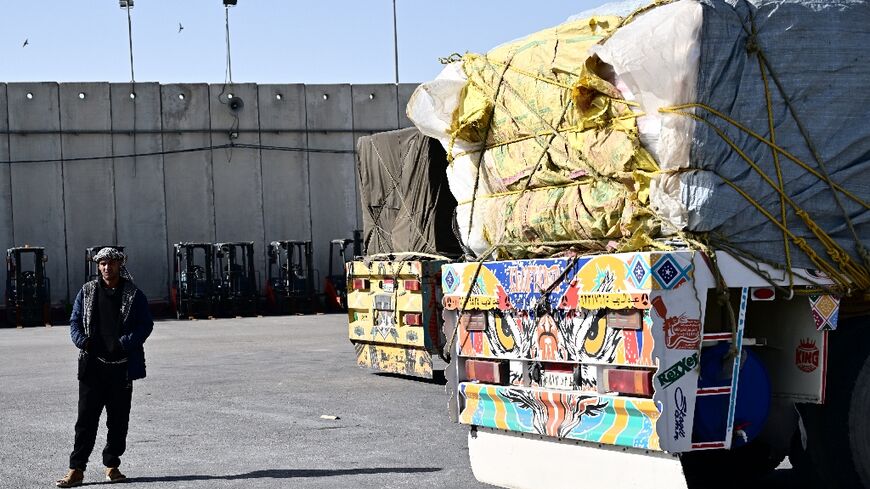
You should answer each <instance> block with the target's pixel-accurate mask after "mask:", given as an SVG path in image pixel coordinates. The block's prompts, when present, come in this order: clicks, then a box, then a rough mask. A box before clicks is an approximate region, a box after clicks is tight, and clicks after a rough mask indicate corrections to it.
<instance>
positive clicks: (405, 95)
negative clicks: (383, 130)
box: [399, 83, 419, 127]
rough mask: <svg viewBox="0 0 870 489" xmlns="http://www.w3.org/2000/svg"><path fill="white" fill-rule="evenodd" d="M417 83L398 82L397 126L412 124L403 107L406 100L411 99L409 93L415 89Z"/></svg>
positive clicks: (405, 104)
mask: <svg viewBox="0 0 870 489" xmlns="http://www.w3.org/2000/svg"><path fill="white" fill-rule="evenodd" d="M418 86H419V85H418V84H417V83H400V84H399V127H411V126H413V125H414V123H413V122H411V119H408V115H407V114H406V113H405V109H406V108H407V107H408V100H411V94H413V93H414V90H416V89H417V87H418Z"/></svg>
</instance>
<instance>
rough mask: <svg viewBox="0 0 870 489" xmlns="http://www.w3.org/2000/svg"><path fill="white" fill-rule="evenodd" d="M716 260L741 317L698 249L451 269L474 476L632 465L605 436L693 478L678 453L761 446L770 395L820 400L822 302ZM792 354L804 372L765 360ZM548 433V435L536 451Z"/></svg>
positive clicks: (670, 472)
mask: <svg viewBox="0 0 870 489" xmlns="http://www.w3.org/2000/svg"><path fill="white" fill-rule="evenodd" d="M717 259H718V260H719V262H720V266H721V267H722V270H723V272H722V276H723V280H724V281H725V283H726V284H727V285H728V287H729V288H728V289H725V293H726V294H727V295H726V298H727V301H728V303H729V304H730V305H731V306H732V308H733V312H734V318H735V322H734V324H730V323H729V322H728V321H726V320H724V319H723V318H725V317H726V316H727V307H726V306H725V305H724V304H722V303H721V302H720V301H719V300H718V299H719V295H717V294H715V292H716V291H717V281H716V279H715V278H714V274H713V272H712V270H711V268H710V266H709V260H708V258H707V257H705V255H703V254H702V253H699V252H694V251H674V252H645V253H627V254H610V255H594V256H576V257H571V258H553V259H532V260H511V261H502V262H483V263H449V264H445V265H444V266H443V268H442V272H441V276H442V289H443V304H444V313H443V317H444V330H445V338H446V339H447V348H449V349H450V352H451V356H452V360H451V363H450V364H449V365H448V367H447V372H446V375H447V378H448V391H449V392H450V394H451V401H450V403H451V405H450V411H451V414H452V416H453V419H454V420H455V421H457V422H459V423H461V424H465V425H468V426H469V427H470V428H471V431H470V435H469V451H470V457H471V461H472V468H473V469H474V471H475V475H476V476H477V477H478V479H480V480H482V481H484V482H488V483H491V484H495V485H504V486H506V487H527V486H525V485H522V484H520V483H518V482H517V481H518V480H523V478H525V477H527V474H524V473H523V469H521V468H516V469H511V468H510V467H505V463H504V462H501V463H500V464H499V467H500V469H499V470H496V469H495V468H494V467H495V465H494V464H495V460H496V459H498V458H499V457H507V458H509V457H510V453H517V452H516V451H517V450H523V453H529V454H530V455H529V457H531V458H535V457H536V456H537V455H535V454H540V456H542V457H544V456H546V457H549V458H550V460H551V463H552V460H553V459H552V457H557V458H558V457H563V458H564V459H565V460H570V459H572V458H573V459H574V460H578V456H579V455H578V453H580V452H583V457H586V458H584V460H587V461H589V463H595V462H593V461H599V460H600V461H601V463H604V464H608V463H614V464H616V463H624V461H625V460H623V459H621V458H619V457H617V456H616V455H615V454H616V452H614V451H613V450H607V449H606V447H607V446H611V447H613V448H618V449H619V450H621V451H625V450H628V451H629V452H630V453H631V454H632V458H633V462H632V463H635V464H639V465H638V466H639V467H646V468H648V469H649V470H652V471H653V472H654V473H655V474H657V477H658V478H657V479H655V480H657V481H662V482H664V483H667V484H668V485H667V487H685V484H686V482H685V475H684V471H683V467H682V465H681V462H680V458H679V457H678V455H677V454H681V453H688V452H692V451H698V450H710V449H722V448H739V447H741V446H744V445H747V444H748V443H750V442H752V441H753V440H754V439H755V438H757V437H758V436H759V435H760V432H761V427H762V426H763V425H764V424H765V421H766V419H767V417H768V416H769V413H770V410H771V405H770V402H768V401H763V402H762V401H761V400H760V399H767V398H770V397H772V396H776V397H779V398H788V399H793V400H801V401H807V400H812V401H814V402H819V401H821V400H822V399H823V398H824V380H823V379H824V372H823V370H824V368H823V366H824V365H825V355H826V352H825V348H824V345H825V343H826V340H827V334H828V328H826V327H825V326H826V325H825V324H822V323H820V322H819V321H818V320H817V319H814V313H813V311H814V308H815V307H816V306H815V304H817V303H818V302H819V299H818V298H813V299H811V300H806V299H804V300H800V299H795V300H794V301H792V302H788V301H784V300H780V299H777V300H775V301H772V302H771V301H764V302H762V301H755V300H751V296H750V290H752V289H753V288H755V287H763V285H764V283H763V281H762V279H761V278H759V277H758V276H757V275H755V274H754V273H753V272H752V271H751V270H750V269H748V268H745V267H744V266H742V265H741V264H740V263H739V262H737V261H735V260H733V259H732V258H731V257H729V256H728V255H726V254H719V255H717ZM824 297H827V298H828V299H833V298H831V297H829V296H824ZM828 303H829V304H836V303H837V302H836V301H835V300H831V301H829V302H828ZM811 304H812V307H811ZM801 305H802V306H801ZM774 311H779V312H776V314H780V315H784V316H788V317H790V318H791V320H792V322H791V323H790V331H789V332H788V334H783V332H782V329H781V328H777V327H776V326H775V325H773V324H772V323H771V322H770V321H767V320H765V316H766V315H767V314H771V313H773V312H774ZM788 311H791V312H788ZM835 314H836V311H832V310H827V311H825V317H827V318H830V317H831V316H832V315H835ZM815 315H816V316H818V315H819V313H815ZM747 332H749V333H751V335H747V334H746V333H747ZM811 344H818V345H822V347H821V348H816V349H815V350H813V349H812V348H811V347H810V346H809V345H811ZM762 346H766V347H768V348H763V347H762ZM783 351H787V352H792V353H791V354H792V355H795V353H794V352H795V351H797V356H796V357H793V358H792V359H791V362H792V363H795V360H797V366H798V368H796V369H794V370H789V369H782V370H768V369H765V367H764V366H763V362H774V361H776V360H777V359H776V358H775V357H776V356H777V355H780V354H781V353H782V352H783ZM813 362H816V363H818V364H819V365H820V367H819V368H818V369H817V370H812V369H810V368H807V365H811V364H812V363H813ZM767 364H768V365H773V363H767ZM483 366H488V367H489V368H488V369H485V368H483ZM481 372H484V374H483V375H482V374H481ZM493 372H496V374H495V375H493V374H492V373H493ZM497 372H505V375H498V374H497ZM741 388H742V390H741ZM738 391H739V392H741V393H745V394H744V395H742V396H741V397H738V396H737V393H738ZM753 396H757V398H753ZM523 435H527V436H538V437H541V438H538V439H530V438H528V437H527V436H526V437H524V436H523ZM541 440H545V441H548V442H551V443H550V444H548V445H546V449H542V450H536V449H533V448H532V446H533V445H534V446H539V445H540V442H541ZM602 447H604V449H602ZM545 454H546V455H545ZM596 457H597V458H596ZM502 460H505V459H504V458H503V459H502ZM529 462H530V461H528V460H527V461H526V463H529ZM542 463H543V461H542ZM566 463H568V462H566ZM574 463H576V462H574ZM508 465H510V464H508ZM611 475H612V474H611ZM609 477H610V476H609ZM584 482H589V483H591V482H592V481H591V480H588V479H587V478H586V477H584ZM604 482H605V481H604V480H602V483H604ZM607 482H608V483H614V481H613V479H612V478H611V479H608V480H607ZM624 482H626V483H629V482H630V480H629V479H625V480H624ZM573 483H576V480H573V482H572V479H570V478H568V479H566V481H565V486H564V487H573V486H572V485H571V484H573ZM554 484H555V485H553V486H552V487H560V486H559V484H558V483H554ZM528 487H540V485H538V484H537V483H531V482H530V485H529V486H528ZM548 487H549V486H548Z"/></svg>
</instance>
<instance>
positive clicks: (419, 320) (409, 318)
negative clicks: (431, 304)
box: [402, 314, 423, 326]
mask: <svg viewBox="0 0 870 489" xmlns="http://www.w3.org/2000/svg"><path fill="white" fill-rule="evenodd" d="M402 322H403V323H405V326H419V325H421V324H423V315H422V314H405V315H404V316H403V317H402Z"/></svg>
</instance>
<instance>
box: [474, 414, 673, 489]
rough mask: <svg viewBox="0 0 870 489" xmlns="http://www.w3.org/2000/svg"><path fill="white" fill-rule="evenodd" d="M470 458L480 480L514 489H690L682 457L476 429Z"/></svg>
mask: <svg viewBox="0 0 870 489" xmlns="http://www.w3.org/2000/svg"><path fill="white" fill-rule="evenodd" d="M468 457H469V460H470V462H471V470H472V472H474V477H475V478H477V480H479V481H480V482H483V483H486V484H492V485H495V486H499V487H507V488H512V489H536V488H537V489H540V488H547V489H560V488H565V489H568V488H570V489H575V488H577V487H581V486H582V487H618V488H620V489H635V488H637V489H646V488H649V487H667V488H678V489H685V488H686V487H687V485H686V479H685V476H684V475H683V468H682V464H681V463H680V459H679V457H678V456H676V455H672V454H668V453H663V452H656V451H649V450H639V449H631V448H624V447H616V446H611V445H603V444H597V443H588V442H576V441H564V440H557V439H553V438H548V437H543V436H538V435H530V434H521V433H515V432H507V431H500V430H491V429H487V428H479V427H472V429H471V431H470V432H469V434H468Z"/></svg>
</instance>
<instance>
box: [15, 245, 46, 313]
mask: <svg viewBox="0 0 870 489" xmlns="http://www.w3.org/2000/svg"><path fill="white" fill-rule="evenodd" d="M28 255H29V256H30V257H32V260H33V261H32V264H33V266H32V267H31V266H26V265H25V257H26V256H28ZM27 261H28V264H29V263H31V262H30V260H27ZM47 261H48V256H46V254H45V248H39V247H30V246H24V247H16V248H9V249H8V250H6V320H7V322H8V323H9V324H10V325H11V324H14V325H15V327H16V328H22V327H24V326H36V325H39V324H43V325H45V326H51V283H50V281H49V279H48V277H46V276H45V262H47Z"/></svg>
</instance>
